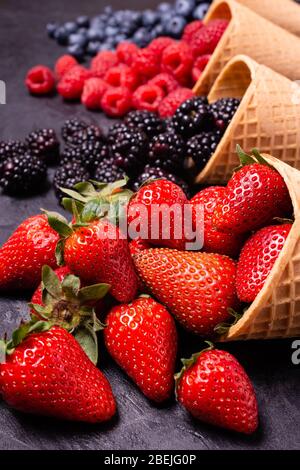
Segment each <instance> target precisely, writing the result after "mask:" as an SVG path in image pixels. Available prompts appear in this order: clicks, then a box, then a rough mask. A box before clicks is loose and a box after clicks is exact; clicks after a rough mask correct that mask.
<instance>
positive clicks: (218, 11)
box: [194, 0, 300, 95]
mask: <svg viewBox="0 0 300 470" xmlns="http://www.w3.org/2000/svg"><path fill="white" fill-rule="evenodd" d="M218 18H221V19H226V20H228V21H229V25H228V27H227V29H226V31H225V33H224V34H223V36H222V38H221V40H220V42H219V44H218V45H217V47H216V49H215V51H214V53H213V54H212V56H211V59H210V61H209V62H208V64H207V66H206V68H205V70H204V71H203V72H202V74H201V76H200V78H199V80H198V82H197V83H196V85H195V87H194V91H195V93H196V94H198V95H207V94H208V92H209V90H210V88H211V86H212V85H213V83H214V81H215V80H216V78H217V76H218V75H219V73H220V72H221V70H222V69H223V68H224V66H225V65H226V64H227V62H228V61H229V60H230V59H232V57H234V56H235V55H238V54H246V55H248V56H250V57H252V58H253V59H254V60H256V61H257V62H259V63H261V64H265V65H267V66H268V67H270V68H272V69H273V70H276V71H277V72H279V73H281V74H282V75H285V76H286V77H288V78H290V79H291V80H300V61H299V57H300V38H298V37H297V36H295V35H293V34H291V33H289V32H288V31H286V30H285V29H283V28H280V26H277V25H275V24H274V23H272V22H271V21H268V20H266V19H265V18H263V17H262V16H260V15H258V14H257V13H255V12H254V11H253V10H250V9H249V8H247V7H245V6H243V5H241V4H240V3H238V2H237V1H235V0H216V1H215V2H214V3H213V4H212V6H211V8H210V9H209V11H208V13H207V15H206V17H205V19H204V22H205V23H208V22H209V21H211V20H214V19H218Z"/></svg>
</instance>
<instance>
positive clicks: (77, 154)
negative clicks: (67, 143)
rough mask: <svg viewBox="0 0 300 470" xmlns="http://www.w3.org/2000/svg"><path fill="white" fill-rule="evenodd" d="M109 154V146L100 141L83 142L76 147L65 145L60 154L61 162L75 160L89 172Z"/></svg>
mask: <svg viewBox="0 0 300 470" xmlns="http://www.w3.org/2000/svg"><path fill="white" fill-rule="evenodd" d="M109 155H110V150H109V147H108V146H107V145H105V144H103V143H102V142H100V141H95V142H88V141H87V142H83V143H82V144H81V145H78V146H77V147H66V148H65V149H64V151H63V153H62V156H61V164H62V165H64V164H65V163H67V162H69V161H72V160H76V161H78V162H80V164H81V166H84V167H85V168H86V169H87V170H88V171H89V172H90V173H93V172H94V171H95V169H96V167H97V166H98V165H99V164H100V162H101V161H102V160H103V159H104V158H106V157H108V156H109Z"/></svg>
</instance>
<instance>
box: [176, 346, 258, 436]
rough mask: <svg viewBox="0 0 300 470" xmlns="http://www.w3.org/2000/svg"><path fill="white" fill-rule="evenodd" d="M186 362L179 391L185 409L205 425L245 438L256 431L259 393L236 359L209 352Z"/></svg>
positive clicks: (208, 350) (178, 386)
mask: <svg viewBox="0 0 300 470" xmlns="http://www.w3.org/2000/svg"><path fill="white" fill-rule="evenodd" d="M182 362H183V364H184V367H183V369H182V371H181V372H180V373H179V374H178V375H177V376H176V382H177V387H176V391H177V399H178V401H179V403H181V405H183V406H184V408H186V409H187V410H188V411H189V412H190V413H191V414H192V415H193V416H194V417H195V418H197V419H200V420H201V421H204V422H205V423H210V424H213V425H215V426H220V427H222V428H226V429H231V430H233V431H236V432H240V433H244V434H252V433H254V432H255V431H256V429H257V426H258V409H257V401H256V396H255V391H254V388H253V385H252V383H251V381H250V379H249V377H248V375H247V374H246V372H245V370H244V369H243V367H242V366H241V365H240V364H239V362H238V361H237V360H236V359H235V357H233V356H232V355H231V354H229V353H228V352H226V351H221V350H218V349H212V350H211V349H206V350H204V351H202V352H201V353H198V354H194V355H193V356H192V357H191V359H188V360H185V359H183V360H182Z"/></svg>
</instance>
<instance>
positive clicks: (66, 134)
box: [61, 119, 88, 143]
mask: <svg viewBox="0 0 300 470" xmlns="http://www.w3.org/2000/svg"><path fill="white" fill-rule="evenodd" d="M87 127H88V124H87V123H86V122H84V121H79V120H78V119H68V120H67V121H65V123H64V125H63V127H62V129H61V135H62V138H63V139H64V141H65V142H66V143H72V141H73V139H74V136H75V135H76V134H77V133H78V131H82V130H84V129H86V128H87Z"/></svg>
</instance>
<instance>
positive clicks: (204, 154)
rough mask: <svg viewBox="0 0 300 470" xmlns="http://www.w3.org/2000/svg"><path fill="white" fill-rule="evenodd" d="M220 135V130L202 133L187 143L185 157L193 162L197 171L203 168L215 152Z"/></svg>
mask: <svg viewBox="0 0 300 470" xmlns="http://www.w3.org/2000/svg"><path fill="white" fill-rule="evenodd" d="M222 135H223V133H222V132H221V131H220V130H218V131H214V132H202V133H201V134H198V135H195V136H194V137H192V138H191V139H190V140H189V141H188V143H187V155H188V156H189V157H191V158H192V159H193V160H194V162H195V165H196V167H197V169H198V170H201V169H202V168H204V166H205V165H206V163H207V162H208V160H209V159H210V157H211V156H212V154H213V153H214V151H215V150H216V148H217V146H218V143H219V142H220V140H221V138H222Z"/></svg>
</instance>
